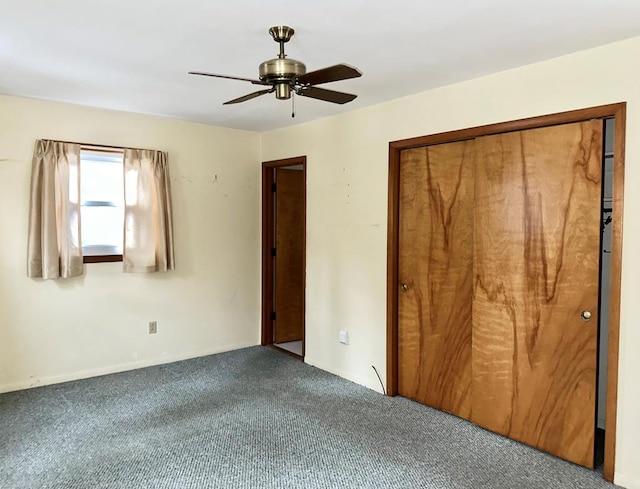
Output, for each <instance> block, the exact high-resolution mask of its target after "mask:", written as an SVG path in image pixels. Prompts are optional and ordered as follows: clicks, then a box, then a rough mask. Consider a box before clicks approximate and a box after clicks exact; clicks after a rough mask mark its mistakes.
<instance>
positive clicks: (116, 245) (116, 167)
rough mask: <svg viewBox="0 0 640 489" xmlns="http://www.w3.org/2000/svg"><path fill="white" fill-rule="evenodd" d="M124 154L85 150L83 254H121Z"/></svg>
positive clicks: (82, 168) (82, 165)
mask: <svg viewBox="0 0 640 489" xmlns="http://www.w3.org/2000/svg"><path fill="white" fill-rule="evenodd" d="M123 157H124V154H123V153H111V152H102V151H91V150H84V149H83V150H82V151H81V154H80V196H81V199H82V202H81V208H80V209H81V217H80V218H81V222H82V230H81V232H82V253H83V255H85V256H99V255H121V254H122V244H123V240H124V237H123V229H124V176H123V173H124V171H123Z"/></svg>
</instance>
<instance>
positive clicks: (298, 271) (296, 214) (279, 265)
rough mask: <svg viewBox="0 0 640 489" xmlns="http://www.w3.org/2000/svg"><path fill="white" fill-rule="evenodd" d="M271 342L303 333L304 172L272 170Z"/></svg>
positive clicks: (298, 338) (300, 338)
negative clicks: (273, 276)
mask: <svg viewBox="0 0 640 489" xmlns="http://www.w3.org/2000/svg"><path fill="white" fill-rule="evenodd" d="M276 189H277V190H276V196H275V228H276V229H275V249H276V256H275V284H274V289H275V290H274V296H275V313H276V319H275V322H274V342H275V343H284V342H287V341H297V340H302V338H303V335H304V173H303V172H302V171H300V170H290V169H286V168H278V169H276Z"/></svg>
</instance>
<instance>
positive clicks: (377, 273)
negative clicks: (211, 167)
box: [262, 38, 640, 488]
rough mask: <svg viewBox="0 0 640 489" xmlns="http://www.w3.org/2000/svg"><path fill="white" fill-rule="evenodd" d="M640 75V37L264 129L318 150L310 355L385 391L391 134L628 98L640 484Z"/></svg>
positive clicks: (621, 426) (628, 336) (630, 468)
mask: <svg viewBox="0 0 640 489" xmlns="http://www.w3.org/2000/svg"><path fill="white" fill-rule="evenodd" d="M365 76H366V73H365ZM639 80H640V38H635V39H632V40H629V41H625V42H620V43H616V44H611V45H608V46H604V47H601V48H597V49H592V50H589V51H584V52H580V53H577V54H573V55H569V56H565V57H562V58H557V59H553V60H550V61H547V62H543V63H539V64H535V65H530V66H526V67H523V68H519V69H515V70H511V71H507V72H503V73H499V74H495V75H491V76H487V77H484V78H480V79H477V80H472V81H469V82H465V83H461V84H457V85H451V86H447V87H444V88H440V89H436V90H432V91H429V92H425V93H421V94H418V95H414V96H411V97H406V98H402V99H398V100H395V101H392V102H389V103H385V104H382V105H378V106H374V107H369V108H365V109H361V110H358V111H354V112H349V113H346V114H342V115H338V116H335V117H330V118H327V119H324V120H320V121H316V122H312V123H308V124H304V125H299V126H294V127H291V128H287V129H282V130H278V131H273V132H269V133H265V134H263V137H262V159H263V160H272V159H278V158H285V157H291V156H298V155H307V157H308V159H307V162H308V166H307V168H308V170H307V171H308V180H307V185H308V207H307V209H308V211H307V212H308V214H307V239H308V244H307V309H306V311H307V312H306V320H307V337H306V338H307V343H306V354H307V361H308V362H309V363H311V364H313V365H317V366H318V367H321V368H323V369H326V370H329V371H332V372H335V373H337V374H339V375H342V376H344V377H347V378H349V379H352V380H354V381H355V382H359V383H362V384H364V385H367V386H369V387H371V388H375V389H378V390H379V389H380V386H379V383H378V380H377V378H376V376H375V373H374V372H373V370H372V368H371V365H375V366H376V367H377V368H378V369H379V370H380V371H381V373H382V374H383V375H384V372H385V362H386V360H385V345H386V339H385V301H386V298H385V284H386V278H385V274H386V232H387V230H386V223H387V216H386V212H387V165H388V163H387V155H388V151H387V145H388V143H389V141H394V140H397V139H403V138H409V137H413V136H421V135H425V134H433V133H438V132H442V131H450V130H454V129H461V128H466V127H472V126H478V125H482V124H489V123H495V122H501V121H509V120H514V119H519V118H524V117H530V116H537V115H543V114H549V113H554V112H560V111H565V110H571V109H579V108H585V107H591V106H596V105H601V104H608V103H614V102H621V101H627V102H628V118H627V131H628V132H627V159H626V165H627V169H626V184H625V187H626V189H627V192H626V197H625V220H624V253H623V267H624V272H623V285H622V305H621V308H622V310H621V315H622V324H621V332H620V333H621V337H620V341H621V347H620V376H619V380H620V395H619V403H618V435H617V436H618V446H617V447H618V450H617V457H616V461H617V466H616V481H617V482H618V483H619V484H621V485H623V486H626V487H629V488H640V449H638V445H637V443H638V440H640V417H638V413H640V388H638V383H637V378H636V376H635V374H636V372H638V371H640V355H639V354H638V352H639V351H640V327H638V324H637V321H636V320H635V317H634V316H635V315H634V312H635V307H636V305H637V303H638V300H639V299H638V297H639V296H638V293H639V292H638V291H639V290H640V254H638V252H637V250H638V249H640V219H638V218H637V216H638V213H640V193H638V192H637V191H634V189H637V188H640V161H639V159H640V138H639V137H638V135H639V134H640V82H639ZM338 87H339V86H338V85H335V88H338ZM340 329H347V330H349V333H350V342H351V344H350V345H348V346H344V345H340V344H339V343H338V330H340ZM383 378H384V377H383Z"/></svg>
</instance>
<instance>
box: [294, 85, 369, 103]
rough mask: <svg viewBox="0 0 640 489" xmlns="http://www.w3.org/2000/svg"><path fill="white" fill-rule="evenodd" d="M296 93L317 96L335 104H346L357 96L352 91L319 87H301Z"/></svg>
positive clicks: (310, 96) (303, 95)
mask: <svg viewBox="0 0 640 489" xmlns="http://www.w3.org/2000/svg"><path fill="white" fill-rule="evenodd" d="M296 93H297V94H298V95H300V96H302V97H309V98H315V99H318V100H324V101H325V102H333V103H334V104H346V103H347V102H351V101H352V100H353V99H355V98H356V97H357V95H352V94H350V93H344V92H336V91H334V90H327V89H325V88H317V87H301V88H299V89H297V90H296Z"/></svg>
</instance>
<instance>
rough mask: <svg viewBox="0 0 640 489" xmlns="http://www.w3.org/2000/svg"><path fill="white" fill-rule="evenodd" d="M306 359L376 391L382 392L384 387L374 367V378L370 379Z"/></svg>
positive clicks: (314, 364)
mask: <svg viewBox="0 0 640 489" xmlns="http://www.w3.org/2000/svg"><path fill="white" fill-rule="evenodd" d="M304 361H305V363H308V364H309V365H311V366H313V367H317V368H319V369H321V370H324V371H326V372H329V373H332V374H334V375H337V376H338V377H342V378H343V379H347V380H349V381H351V382H355V383H356V384H359V385H361V386H364V387H367V388H369V389H371V390H373V391H376V392H379V393H380V394H382V387H381V386H380V381H379V380H378V377H377V376H376V373H375V372H374V371H373V369H371V375H372V378H370V379H369V378H364V377H360V376H358V375H353V373H351V372H345V371H343V370H340V369H337V368H334V367H332V366H330V365H324V364H322V363H321V362H315V361H314V360H308V359H307V358H305V359H304Z"/></svg>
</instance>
